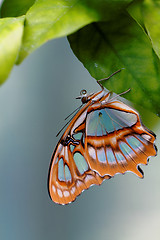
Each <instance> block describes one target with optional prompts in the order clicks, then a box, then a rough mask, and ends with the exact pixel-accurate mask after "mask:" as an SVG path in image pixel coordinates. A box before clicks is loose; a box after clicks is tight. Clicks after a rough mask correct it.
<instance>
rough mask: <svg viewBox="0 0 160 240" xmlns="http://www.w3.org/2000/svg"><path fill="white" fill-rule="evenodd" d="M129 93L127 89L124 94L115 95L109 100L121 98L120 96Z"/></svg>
mask: <svg viewBox="0 0 160 240" xmlns="http://www.w3.org/2000/svg"><path fill="white" fill-rule="evenodd" d="M129 91H131V89H130V88H129V89H128V90H126V91H125V92H122V93H120V94H117V95H116V96H115V97H113V98H111V99H110V100H114V99H116V98H117V97H119V96H121V95H124V94H126V93H128V92H129ZM108 102H109V101H108Z"/></svg>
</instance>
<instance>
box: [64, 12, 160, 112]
mask: <svg viewBox="0 0 160 240" xmlns="http://www.w3.org/2000/svg"><path fill="white" fill-rule="evenodd" d="M69 42H70V44H71V47H72V49H73V51H74V53H75V55H76V56H77V57H78V58H79V60H80V61H82V63H83V64H84V66H85V67H86V68H87V69H88V71H89V72H90V74H91V75H92V76H93V77H94V78H96V79H101V78H105V77H108V76H109V75H110V74H111V73H113V72H114V71H116V70H118V69H120V68H125V70H123V71H122V72H121V73H119V75H116V76H113V77H112V78H111V79H110V80H108V81H105V82H104V83H103V84H104V85H105V87H106V88H108V89H109V90H110V91H114V92H116V93H121V92H123V91H125V90H127V89H129V88H131V91H130V92H129V93H127V94H126V95H125V96H124V97H126V98H128V99H129V100H131V101H133V102H134V103H137V104H139V105H141V106H143V107H145V108H147V109H149V110H151V111H153V112H155V113H157V114H160V104H159V103H160V81H159V73H160V63H159V59H158V58H157V56H156V54H155V53H154V51H153V50H152V45H151V43H150V41H149V38H148V37H147V35H146V34H145V33H144V32H143V30H142V28H141V27H140V26H139V25H138V24H137V23H136V22H135V21H134V20H133V19H132V18H131V17H130V16H128V15H121V16H119V17H117V18H115V19H114V20H113V21H110V22H107V23H105V22H103V23H93V24H90V25H89V26H87V27H84V28H83V29H81V30H79V31H78V32H76V33H75V34H72V35H71V36H70V37H69Z"/></svg>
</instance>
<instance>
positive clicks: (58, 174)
mask: <svg viewBox="0 0 160 240" xmlns="http://www.w3.org/2000/svg"><path fill="white" fill-rule="evenodd" d="M108 98H109V94H106V95H104V96H103V94H102V92H100V93H96V94H95V95H93V97H92V98H91V99H90V101H88V103H86V105H85V106H84V107H83V108H82V109H81V110H80V111H79V112H78V113H77V114H76V116H75V117H74V118H73V120H72V121H71V122H70V124H69V126H68V127H67V129H66V131H65V132H64V134H63V136H62V138H61V139H60V141H59V143H58V144H57V146H56V149H55V151H54V153H53V155H52V158H51V164H50V170H49V176H48V188H49V194H50V197H51V199H52V200H53V201H54V202H56V203H59V204H67V203H69V202H72V201H74V200H75V198H76V197H77V196H78V195H79V194H80V193H81V192H82V191H83V190H85V189H88V188H89V187H90V186H91V185H93V184H97V185H100V184H101V183H102V181H103V180H104V179H109V178H110V177H113V176H114V175H115V174H117V173H125V172H127V171H131V172H133V173H135V174H137V175H138V176H139V177H143V172H142V171H141V169H140V168H139V164H147V160H148V157H150V156H155V155H156V148H155V146H154V141H155V135H154V134H153V133H152V132H151V131H150V130H148V129H146V128H145V127H144V126H143V125H142V123H141V121H140V118H139V114H138V113H137V112H136V111H135V110H133V109H132V108H130V107H128V106H127V105H125V104H124V103H122V102H120V101H110V100H109V101H108Z"/></svg>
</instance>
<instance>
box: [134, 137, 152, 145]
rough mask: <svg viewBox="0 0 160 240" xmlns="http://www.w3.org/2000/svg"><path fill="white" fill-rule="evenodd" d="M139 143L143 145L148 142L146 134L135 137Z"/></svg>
mask: <svg viewBox="0 0 160 240" xmlns="http://www.w3.org/2000/svg"><path fill="white" fill-rule="evenodd" d="M135 136H136V137H137V138H138V139H139V140H140V141H141V142H143V143H144V144H146V145H147V144H148V141H149V140H150V137H149V138H148V139H147V137H146V136H148V135H146V134H144V135H135Z"/></svg>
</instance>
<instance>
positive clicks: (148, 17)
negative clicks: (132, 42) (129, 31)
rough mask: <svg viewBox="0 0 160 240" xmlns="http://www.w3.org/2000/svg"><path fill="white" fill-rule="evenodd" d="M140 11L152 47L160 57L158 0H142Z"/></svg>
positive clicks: (159, 2)
mask: <svg viewBox="0 0 160 240" xmlns="http://www.w3.org/2000/svg"><path fill="white" fill-rule="evenodd" d="M142 12H143V19H144V24H145V27H146V29H147V32H148V35H149V37H150V39H151V42H152V45H153V48H154V50H155V52H156V54H157V55H158V57H159V58H160V1H155V0H154V1H152V0H144V2H143V9H142Z"/></svg>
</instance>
